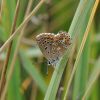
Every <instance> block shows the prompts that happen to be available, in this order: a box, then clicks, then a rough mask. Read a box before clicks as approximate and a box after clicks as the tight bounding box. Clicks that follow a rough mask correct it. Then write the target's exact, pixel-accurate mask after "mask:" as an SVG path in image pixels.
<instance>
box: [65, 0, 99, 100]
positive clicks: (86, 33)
mask: <svg viewBox="0 0 100 100" xmlns="http://www.w3.org/2000/svg"><path fill="white" fill-rule="evenodd" d="M98 4H99V0H96V1H95V4H94V7H93V9H92V12H91V15H90V19H89V22H88V25H87V28H86V31H85V33H84V36H83V39H82V43H81V46H80V48H79V52H78V54H77V57H76V61H75V64H74V68H73V71H72V74H71V77H70V80H69V82H68V86H67V90H66V94H65V97H64V100H66V97H67V93H68V91H69V88H70V85H71V82H72V79H73V77H74V73H75V71H76V69H77V65H78V62H79V59H80V56H81V54H82V51H83V48H84V45H85V42H86V39H87V36H88V33H89V30H90V27H91V23H92V21H93V18H94V15H95V12H96V9H97V6H98Z"/></svg>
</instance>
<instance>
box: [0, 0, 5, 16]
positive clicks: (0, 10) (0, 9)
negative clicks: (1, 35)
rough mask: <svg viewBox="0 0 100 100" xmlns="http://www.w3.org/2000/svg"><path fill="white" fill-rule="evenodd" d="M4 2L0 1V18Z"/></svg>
mask: <svg viewBox="0 0 100 100" xmlns="http://www.w3.org/2000/svg"><path fill="white" fill-rule="evenodd" d="M3 4H4V0H2V1H1V8H0V17H1V16H2V11H3Z"/></svg>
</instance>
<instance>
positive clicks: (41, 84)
mask: <svg viewBox="0 0 100 100" xmlns="http://www.w3.org/2000/svg"><path fill="white" fill-rule="evenodd" d="M20 56H21V60H22V63H23V67H24V69H25V70H26V72H27V73H28V74H29V75H31V76H32V78H33V80H34V81H35V82H36V84H37V85H38V86H39V88H40V89H41V91H42V92H43V93H45V92H46V89H47V86H46V83H45V81H44V79H43V77H42V76H41V75H40V73H39V72H38V70H37V69H36V68H35V66H34V65H33V64H32V62H31V61H30V60H29V58H28V57H27V56H26V55H25V53H24V52H20Z"/></svg>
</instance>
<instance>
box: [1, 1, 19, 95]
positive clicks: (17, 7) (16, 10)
mask: <svg viewBox="0 0 100 100" xmlns="http://www.w3.org/2000/svg"><path fill="white" fill-rule="evenodd" d="M19 6H20V2H19V0H18V1H17V5H16V9H15V15H14V21H13V24H12V28H11V33H10V35H12V34H13V32H14V31H15V28H16V22H17V17H18V12H19ZM11 47H12V42H11V43H10V44H9V46H8V50H7V55H6V59H5V62H4V66H3V68H2V74H1V82H0V96H1V93H2V90H3V88H4V85H5V82H6V71H7V66H8V62H9V57H10V53H11Z"/></svg>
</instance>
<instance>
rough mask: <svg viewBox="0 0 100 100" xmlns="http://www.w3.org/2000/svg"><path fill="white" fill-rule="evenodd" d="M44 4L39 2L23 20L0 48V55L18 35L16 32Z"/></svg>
mask: <svg viewBox="0 0 100 100" xmlns="http://www.w3.org/2000/svg"><path fill="white" fill-rule="evenodd" d="M44 2H45V0H41V1H40V2H39V3H38V5H37V6H36V7H35V8H34V9H33V10H32V12H31V13H30V14H29V15H28V16H27V17H26V18H25V20H24V21H23V22H22V23H21V25H20V26H19V27H18V28H17V29H16V31H15V32H14V33H13V34H12V35H11V36H10V37H9V38H8V40H7V41H6V42H5V43H4V44H3V46H2V47H1V48H0V53H1V52H2V51H3V50H4V49H5V48H6V47H7V45H8V44H9V43H10V42H11V41H12V40H13V38H14V37H15V36H16V35H17V34H18V32H19V31H20V30H21V29H22V28H23V26H24V25H25V24H26V23H27V22H28V21H29V20H30V19H31V17H32V16H34V14H35V13H36V12H37V11H38V10H39V8H40V7H41V5H42V4H43V3H44Z"/></svg>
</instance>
